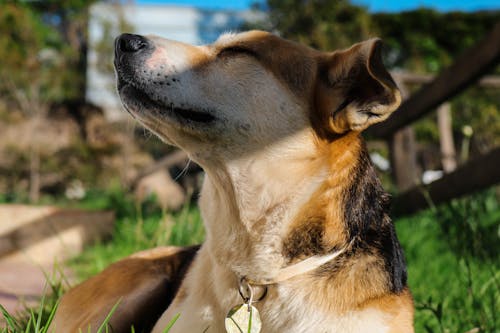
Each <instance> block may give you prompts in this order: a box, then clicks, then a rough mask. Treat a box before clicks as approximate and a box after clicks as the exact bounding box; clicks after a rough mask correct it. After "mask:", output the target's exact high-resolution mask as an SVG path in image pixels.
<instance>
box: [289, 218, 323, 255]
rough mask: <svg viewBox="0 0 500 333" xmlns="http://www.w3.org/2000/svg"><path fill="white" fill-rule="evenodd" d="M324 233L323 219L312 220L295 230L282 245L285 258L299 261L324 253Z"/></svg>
mask: <svg viewBox="0 0 500 333" xmlns="http://www.w3.org/2000/svg"><path fill="white" fill-rule="evenodd" d="M324 233H325V227H324V219H319V218H312V219H310V220H308V221H307V223H303V224H302V225H301V226H300V227H299V228H295V229H294V230H293V231H292V232H291V233H290V234H289V235H288V237H287V238H286V239H285V241H284V243H283V254H284V256H285V257H286V258H288V259H290V260H293V259H301V258H304V257H309V256H313V255H315V254H320V253H326V250H325V248H324V245H323V235H324Z"/></svg>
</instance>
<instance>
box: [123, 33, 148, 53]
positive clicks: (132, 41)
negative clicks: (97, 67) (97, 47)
mask: <svg viewBox="0 0 500 333" xmlns="http://www.w3.org/2000/svg"><path fill="white" fill-rule="evenodd" d="M148 43H149V42H148V40H147V39H146V38H144V37H143V36H141V35H133V34H121V35H120V36H118V37H117V38H116V42H115V51H116V52H117V53H118V52H123V53H135V52H138V51H139V50H142V49H144V48H146V47H147V46H148Z"/></svg>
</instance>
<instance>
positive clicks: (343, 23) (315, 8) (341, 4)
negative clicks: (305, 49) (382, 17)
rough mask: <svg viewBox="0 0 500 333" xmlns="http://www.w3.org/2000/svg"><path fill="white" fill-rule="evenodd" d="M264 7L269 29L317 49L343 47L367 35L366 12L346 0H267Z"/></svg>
mask: <svg viewBox="0 0 500 333" xmlns="http://www.w3.org/2000/svg"><path fill="white" fill-rule="evenodd" d="M267 7H268V9H269V16H270V21H271V24H272V28H273V29H276V30H277V31H279V32H280V34H282V35H283V37H285V38H290V39H293V40H296V41H298V42H300V43H303V44H307V45H310V46H312V47H315V48H318V49H323V50H328V49H337V48H342V47H346V46H349V45H350V44H351V43H353V42H354V41H359V40H360V39H363V38H366V37H368V36H369V31H370V17H369V15H368V12H367V11H366V9H364V8H362V7H359V6H354V5H352V4H350V2H349V1H346V0H339V1H322V0H313V1H300V0H269V1H268V2H267Z"/></svg>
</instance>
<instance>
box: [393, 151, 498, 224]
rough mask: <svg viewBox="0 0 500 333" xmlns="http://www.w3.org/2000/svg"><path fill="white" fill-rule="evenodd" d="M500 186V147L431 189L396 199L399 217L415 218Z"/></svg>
mask: <svg viewBox="0 0 500 333" xmlns="http://www.w3.org/2000/svg"><path fill="white" fill-rule="evenodd" d="M498 183H500V147H497V148H495V149H493V150H492V151H490V152H489V153H487V154H485V155H483V156H480V157H477V158H475V159H473V160H471V161H469V162H468V163H466V164H464V165H463V166H462V167H460V168H458V169H456V170H455V171H453V172H452V173H449V174H447V175H445V176H444V177H443V178H441V179H438V180H436V181H434V182H432V183H430V184H429V185H422V186H417V187H415V188H413V189H411V190H408V191H406V192H404V193H402V194H400V195H399V196H398V197H396V198H395V199H394V202H393V207H394V209H393V211H394V214H396V215H403V214H411V213H414V212H417V211H419V210H421V209H425V208H429V205H430V204H431V203H432V204H435V205H437V204H440V203H443V202H446V201H448V200H450V199H453V198H456V197H460V196H462V195H464V194H468V193H471V192H474V191H478V190H481V189H485V188H487V187H489V186H492V185H495V184H498Z"/></svg>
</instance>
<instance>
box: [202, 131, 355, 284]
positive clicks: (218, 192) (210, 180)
mask: <svg viewBox="0 0 500 333" xmlns="http://www.w3.org/2000/svg"><path fill="white" fill-rule="evenodd" d="M283 145H285V147H283ZM359 147H360V138H359V136H358V134H357V133H350V134H349V135H346V136H345V137H343V138H341V139H339V140H337V141H335V142H334V143H329V144H321V143H319V142H318V141H317V140H316V139H314V138H313V137H312V134H311V133H309V132H303V133H298V134H297V136H296V137H294V138H288V139H287V140H286V142H279V143H276V144H275V146H271V147H269V148H268V149H266V150H264V151H262V152H259V155H256V154H253V155H250V156H245V157H243V158H240V159H236V160H232V161H228V162H226V163H222V165H221V164H219V165H208V166H204V168H205V171H206V174H207V176H206V178H205V183H204V186H203V190H202V194H201V198H200V207H201V210H202V216H203V219H204V222H205V226H206V231H207V237H206V246H208V247H209V248H210V253H212V254H213V259H214V261H215V262H217V263H218V264H220V265H222V266H226V268H228V269H229V270H231V271H233V272H235V273H236V274H237V275H240V276H249V277H251V278H255V279H259V280H262V279H272V278H273V277H275V276H276V274H278V272H279V270H280V269H281V268H283V267H284V266H286V265H288V264H290V263H291V262H293V261H296V260H301V259H304V258H305V257H306V256H309V255H314V254H317V253H303V254H302V253H301V254H299V255H297V256H294V255H292V256H290V255H289V254H290V252H291V249H290V247H293V246H295V245H297V244H295V243H296V242H301V243H302V245H303V244H304V242H303V240H301V239H300V237H298V238H297V236H296V235H292V236H290V232H291V230H293V229H295V228H296V227H297V225H296V224H301V223H302V222H304V221H303V220H304V219H310V216H308V215H310V213H311V212H310V210H311V209H313V210H315V213H316V214H317V216H322V217H323V218H322V223H323V224H325V223H326V224H328V228H327V229H328V230H326V233H325V235H324V236H323V239H324V240H325V241H327V242H329V243H331V248H334V247H335V246H337V245H338V246H343V245H345V244H346V242H347V239H346V235H345V232H344V230H343V228H342V226H340V225H339V224H340V223H342V222H343V221H341V216H340V214H339V212H341V211H343V210H342V209H341V207H340V205H341V200H340V195H341V193H342V192H343V187H344V186H345V185H346V184H347V183H348V182H347V178H348V177H349V175H350V174H351V168H354V167H355V160H356V159H357V155H358V153H359V152H358V150H359ZM297 150H300V152H297ZM283 151H285V152H289V153H288V154H283V153H281V154H280V155H277V154H276V152H283ZM297 156H300V158H297ZM310 225H313V226H314V225H315V224H309V223H307V224H306V226H310ZM298 228H299V230H302V231H304V229H303V226H302V225H299V226H298ZM309 231H310V230H306V232H305V233H304V235H302V236H303V237H304V238H305V239H308V237H310V235H308V232H309ZM290 237H291V239H290ZM306 252H307V250H306ZM222 259H223V260H224V262H221V260H222Z"/></svg>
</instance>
